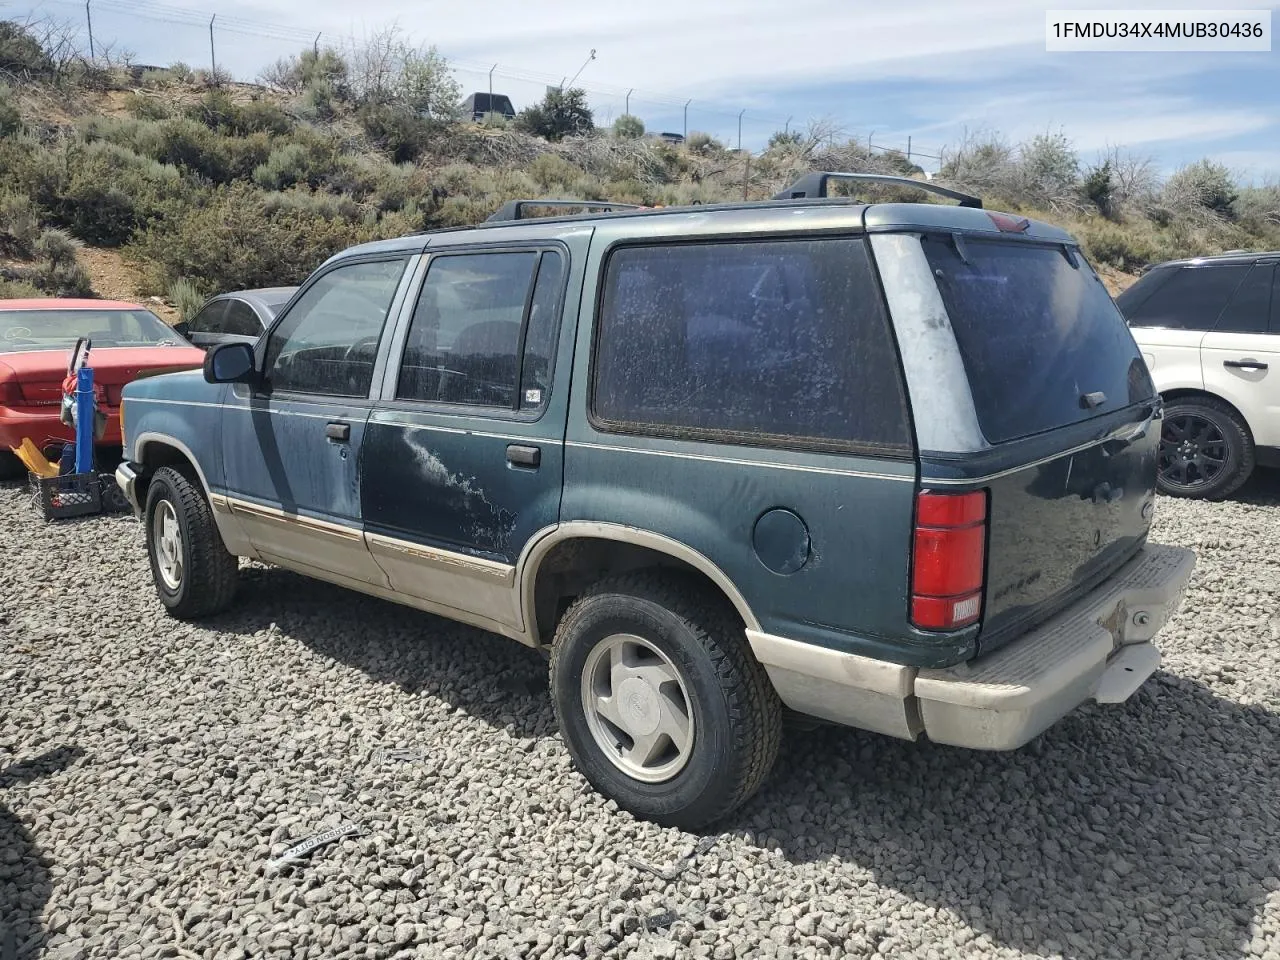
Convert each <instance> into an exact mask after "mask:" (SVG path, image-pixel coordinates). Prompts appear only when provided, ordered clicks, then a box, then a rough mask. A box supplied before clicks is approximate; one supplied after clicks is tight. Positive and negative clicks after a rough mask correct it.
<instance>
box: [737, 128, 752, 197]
mask: <svg viewBox="0 0 1280 960" xmlns="http://www.w3.org/2000/svg"><path fill="white" fill-rule="evenodd" d="M738 142H739V143H741V142H742V137H741V136H739V137H738ZM738 149H739V150H741V149H742V147H741V146H739V147H738ZM750 184H751V153H750V151H748V152H747V162H746V166H745V167H744V168H743V171H742V199H743V201H744V202H745V201H746V200H749V199H750V197H749V196H748V195H747V188H748V186H749V185H750Z"/></svg>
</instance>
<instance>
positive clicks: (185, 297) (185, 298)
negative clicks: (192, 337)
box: [168, 277, 208, 323]
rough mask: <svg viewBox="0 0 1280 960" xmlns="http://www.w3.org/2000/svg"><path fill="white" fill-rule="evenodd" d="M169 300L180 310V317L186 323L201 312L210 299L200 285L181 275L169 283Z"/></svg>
mask: <svg viewBox="0 0 1280 960" xmlns="http://www.w3.org/2000/svg"><path fill="white" fill-rule="evenodd" d="M168 294H169V302H170V303H172V304H173V306H174V308H175V309H176V310H177V311H178V316H179V318H180V319H181V320H182V321H183V322H184V323H185V322H187V321H189V320H190V319H191V318H192V317H194V316H195V315H196V314H197V313H199V312H200V308H201V307H203V306H204V302H205V300H207V299H208V297H207V296H205V294H204V292H203V291H202V290H201V289H200V287H199V286H197V285H196V284H194V283H192V282H191V281H190V280H188V279H187V278H186V277H179V278H178V279H177V280H175V281H173V283H171V284H169V290H168Z"/></svg>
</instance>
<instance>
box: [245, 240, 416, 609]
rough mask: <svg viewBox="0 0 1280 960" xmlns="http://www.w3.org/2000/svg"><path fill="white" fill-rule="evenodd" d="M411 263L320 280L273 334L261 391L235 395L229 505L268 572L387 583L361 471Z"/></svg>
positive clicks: (344, 267)
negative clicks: (394, 313) (270, 567)
mask: <svg viewBox="0 0 1280 960" xmlns="http://www.w3.org/2000/svg"><path fill="white" fill-rule="evenodd" d="M407 259H408V258H407V257H403V256H402V257H396V258H389V259H379V260H365V261H356V262H349V263H345V264H340V265H338V266H336V267H334V268H333V269H331V270H329V271H327V272H326V273H324V274H322V275H321V276H319V277H317V278H316V279H314V280H313V281H312V282H311V283H310V284H309V285H308V287H307V288H306V290H305V291H304V292H303V293H302V295H301V296H300V297H299V298H298V299H297V300H296V301H295V302H294V303H293V305H292V307H291V308H290V309H289V310H288V312H287V313H286V314H285V315H283V316H282V317H281V318H280V321H279V322H278V323H277V324H275V326H274V327H273V328H272V330H271V332H270V333H269V334H268V335H267V342H266V345H265V347H264V348H262V349H263V352H264V354H265V360H264V361H263V368H262V369H263V379H262V384H261V387H260V388H259V387H255V388H254V389H253V390H249V389H247V388H245V387H243V386H240V385H236V387H235V388H234V389H233V390H232V391H231V392H230V393H229V395H228V398H227V401H226V406H225V409H224V411H223V430H222V454H223V461H224V464H225V470H226V472H225V476H226V481H225V482H226V496H227V498H228V501H229V505H230V507H231V510H232V511H233V512H234V513H235V514H236V515H237V516H238V517H239V518H240V520H241V522H242V523H243V524H244V528H245V530H246V532H247V533H248V536H249V538H250V540H251V541H252V543H253V545H254V547H255V548H256V550H257V552H258V554H259V556H260V557H261V558H262V559H263V560H265V561H267V562H269V563H277V564H280V565H281V566H285V567H290V568H293V569H296V570H299V571H300V572H303V573H309V574H312V575H315V576H318V577H323V578H325V579H330V580H336V581H338V582H342V581H344V580H347V581H356V582H357V583H371V584H377V585H381V586H385V584H386V578H385V577H384V576H383V575H382V572H381V570H380V569H379V568H378V566H377V564H376V563H374V561H373V558H372V556H371V555H370V554H369V550H368V548H367V547H366V546H365V543H364V535H363V532H362V530H361V517H360V471H359V464H360V456H361V448H362V445H363V443H364V438H365V422H366V420H368V417H369V411H370V408H371V400H370V393H371V390H372V386H373V384H374V382H375V372H376V371H378V370H379V369H380V367H379V362H378V361H379V357H380V356H381V355H382V353H384V352H385V351H380V349H379V348H380V345H381V343H382V335H383V331H384V329H385V328H386V327H387V317H388V315H389V314H390V312H391V310H392V307H393V304H394V302H395V297H396V292H397V290H398V288H399V286H400V284H401V282H402V277H403V275H404V273H405V265H406V262H407Z"/></svg>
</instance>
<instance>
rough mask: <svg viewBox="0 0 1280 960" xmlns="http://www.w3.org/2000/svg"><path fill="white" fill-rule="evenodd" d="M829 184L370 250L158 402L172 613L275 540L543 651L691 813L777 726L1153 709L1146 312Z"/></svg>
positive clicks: (588, 767) (1000, 244) (149, 502)
mask: <svg viewBox="0 0 1280 960" xmlns="http://www.w3.org/2000/svg"><path fill="white" fill-rule="evenodd" d="M830 178H831V177H830V175H827V174H821V175H815V177H810V178H806V179H805V180H803V181H801V182H800V183H798V184H797V185H796V186H795V187H793V188H792V189H791V190H789V191H787V192H786V197H787V198H788V199H785V200H780V201H777V202H772V203H756V204H737V205H733V204H727V205H719V206H714V205H706V206H699V207H695V208H684V209H665V210H647V211H608V212H604V213H599V214H592V215H584V214H577V215H573V216H567V217H563V216H562V217H557V218H551V219H543V220H536V221H534V220H527V219H522V218H519V217H518V216H517V218H516V219H510V220H498V221H494V222H491V223H486V224H484V225H482V226H480V227H476V228H469V229H460V230H446V231H438V232H435V233H431V234H429V235H419V236H410V237H404V238H402V239H398V240H389V241H383V242H379V243H373V244H366V245H363V246H359V247H355V248H353V249H351V250H348V251H346V252H344V253H342V254H339V255H338V256H336V257H334V258H333V259H331V260H329V261H328V262H327V263H325V264H324V265H323V266H322V267H320V268H319V269H318V270H317V271H316V272H315V274H314V275H313V276H312V277H311V278H310V279H309V280H308V281H307V282H306V283H305V284H304V285H303V287H302V289H301V290H300V292H299V293H298V295H297V296H296V297H295V298H294V299H293V300H292V302H291V303H290V305H289V307H288V308H287V309H285V310H284V311H283V312H282V313H281V314H280V316H278V317H277V318H276V320H275V322H274V324H273V325H272V327H271V328H270V330H269V331H268V332H267V334H266V335H265V336H263V337H262V338H261V339H260V340H259V341H258V342H257V343H256V344H255V345H254V346H249V345H246V344H224V345H221V346H218V347H215V348H214V349H213V350H212V351H210V352H209V354H208V355H207V356H206V359H205V365H204V371H203V374H196V373H189V374H179V375H175V376H170V377H164V378H159V379H154V380H149V381H144V382H141V383H137V384H134V385H131V386H130V387H129V388H128V389H127V390H126V391H125V408H126V411H127V416H126V423H127V430H128V436H127V438H126V440H127V446H128V461H127V462H126V463H124V464H122V465H121V467H120V468H119V470H118V471H117V474H116V476H117V480H118V482H119V484H120V486H121V488H122V489H123V490H124V491H125V492H126V494H127V495H128V497H129V499H130V501H131V502H132V503H133V504H134V506H135V509H136V510H137V512H138V514H139V515H140V517H141V518H142V519H143V521H144V523H145V529H146V539H147V549H148V552H149V556H150V560H151V567H152V573H153V577H154V580H155V584H156V590H157V593H158V596H159V598H160V600H161V602H162V603H163V604H164V606H165V607H166V608H167V609H168V610H169V612H170V613H171V614H172V615H173V616H175V617H179V618H195V617H201V616H207V615H210V614H212V613H215V612H217V611H219V610H223V609H225V608H227V607H228V606H229V605H230V604H231V603H232V601H233V598H234V595H235V591H236V582H237V557H242V556H243V557H254V558H257V559H259V560H262V561H265V562H268V563H274V564H278V565H280V566H283V567H287V568H290V569H292V570H296V571H299V572H301V573H304V574H307V575H310V576H315V577H319V578H321V579H324V580H328V581H330V582H332V583H336V584H340V585H343V586H347V587H350V588H352V589H355V590H359V591H362V592H364V593H368V594H372V595H374V596H378V597H384V598H386V599H389V600H394V601H397V602H400V603H403V604H406V605H408V606H413V607H418V608H420V609H423V610H429V611H432V612H434V613H438V614H442V615H444V616H447V617H452V618H455V619H457V620H461V621H464V622H466V623H470V624H474V625H477V626H480V627H483V628H486V629H489V630H493V631H496V632H497V633H501V634H504V635H506V636H508V637H511V638H514V639H516V640H518V641H520V642H522V643H525V644H528V645H530V646H533V647H536V648H540V649H545V650H548V651H549V654H550V671H551V697H552V701H553V703H554V706H555V711H556V715H557V718H558V719H559V722H560V729H561V731H562V733H563V736H564V739H565V742H566V744H567V746H568V749H569V752H570V754H571V755H572V757H573V759H574V761H575V763H576V765H577V767H578V769H579V770H581V771H582V773H583V774H584V775H585V776H586V777H587V779H588V780H589V781H590V782H591V783H592V784H593V785H594V786H595V787H596V788H597V789H599V790H600V791H602V792H603V793H605V794H607V795H608V796H610V797H613V798H614V799H616V800H617V802H618V803H619V804H620V805H622V806H624V807H626V808H627V809H629V810H631V811H633V812H634V813H636V814H637V815H639V816H642V817H647V818H651V819H654V820H656V821H658V822H660V823H665V824H672V825H677V826H681V827H685V828H695V827H698V826H701V825H703V824H706V823H708V822H711V821H714V820H717V819H718V818H720V817H722V816H724V815H725V814H727V813H728V812H730V811H731V810H733V809H734V808H735V807H737V806H738V805H739V804H741V803H742V802H743V801H744V800H745V799H746V798H748V797H749V796H751V794H752V793H753V792H754V791H755V790H756V789H757V788H758V787H759V786H760V785H761V783H762V782H763V781H764V780H765V778H766V777H767V776H768V773H769V771H770V769H771V767H772V765H773V762H774V759H775V757H776V756H777V753H778V750H779V743H780V732H781V726H782V721H783V715H784V707H785V708H789V709H790V710H792V711H795V712H797V713H800V714H803V715H807V716H809V717H813V718H818V719H821V720H824V721H831V722H835V723H842V724H849V725H852V726H857V727H862V728H865V729H868V730H873V731H877V732H880V733H884V734H889V735H892V736H896V737H904V738H908V739H914V738H916V737H918V736H920V735H921V734H924V735H926V736H928V737H929V738H931V739H933V740H936V741H939V742H942V743H948V744H954V745H958V746H964V747H973V748H980V749H1000V750H1003V749H1010V748H1014V747H1017V746H1019V745H1020V744H1023V743H1025V742H1026V741H1028V740H1029V739H1031V738H1032V737H1034V736H1036V735H1037V734H1038V733H1040V732H1041V731H1042V730H1044V729H1045V728H1047V727H1048V726H1050V725H1051V724H1053V723H1054V722H1056V721H1057V720H1058V719H1059V718H1061V717H1062V716H1064V715H1065V714H1067V713H1069V712H1070V711H1072V710H1073V709H1074V708H1075V707H1077V706H1078V705H1080V704H1082V703H1084V702H1086V701H1090V700H1096V701H1099V702H1103V703H1115V702H1119V701H1122V700H1125V699H1126V698H1128V697H1129V696H1130V695H1131V694H1132V693H1133V692H1134V691H1135V690H1136V689H1137V688H1138V687H1139V686H1140V685H1141V684H1142V683H1143V682H1144V681H1145V680H1146V679H1147V677H1149V676H1150V675H1151V673H1152V672H1153V671H1154V670H1155V669H1156V666H1157V665H1158V663H1159V661H1160V655H1159V652H1158V651H1157V650H1156V648H1155V646H1154V645H1153V643H1152V638H1153V637H1154V635H1155V634H1156V633H1157V632H1158V631H1159V630H1160V629H1161V627H1162V626H1163V625H1164V624H1165V622H1166V621H1167V620H1168V618H1169V617H1170V616H1172V614H1173V613H1174V612H1175V611H1176V609H1177V607H1178V604H1179V602H1180V599H1181V595H1182V591H1183V590H1184V588H1185V585H1186V583H1187V580H1188V578H1189V576H1190V573H1191V568H1192V565H1193V563H1194V555H1193V554H1191V553H1190V551H1187V550H1183V549H1180V548H1174V547H1164V546H1158V545H1155V544H1151V543H1148V541H1147V537H1148V532H1149V530H1150V525H1151V518H1152V512H1153V509H1154V506H1155V460H1156V449H1157V443H1158V437H1159V433H1160V416H1161V412H1160V402H1159V397H1158V396H1157V395H1156V392H1155V389H1154V386H1153V385H1152V383H1151V380H1150V378H1149V377H1148V375H1147V371H1146V367H1145V365H1144V364H1143V362H1142V358H1141V355H1140V354H1139V352H1138V349H1137V347H1136V345H1135V344H1134V341H1133V337H1132V336H1130V334H1129V331H1128V329H1127V328H1126V326H1125V324H1124V321H1123V318H1122V317H1121V316H1120V314H1119V312H1118V311H1117V310H1116V308H1115V305H1114V303H1113V302H1112V300H1111V298H1110V297H1109V296H1108V295H1107V292H1106V289H1105V288H1104V287H1103V285H1102V282H1101V280H1100V279H1099V278H1098V276H1097V275H1096V274H1095V273H1094V271H1093V270H1092V269H1091V268H1090V266H1089V264H1088V263H1087V262H1086V261H1085V259H1084V257H1083V255H1082V254H1081V253H1080V250H1079V248H1078V246H1077V244H1076V242H1075V241H1074V240H1073V239H1072V238H1071V237H1070V236H1069V235H1067V234H1066V233H1063V232H1062V231H1060V230H1057V229H1055V228H1053V227H1051V226H1048V225H1045V224H1042V223H1037V222H1032V221H1029V220H1025V219H1020V218H1016V217H1012V216H1008V215H1004V214H999V213H987V212H986V211H984V210H982V209H978V208H979V207H981V203H980V202H979V201H978V200H976V198H972V197H966V196H964V195H961V194H956V193H954V192H951V191H946V190H942V189H940V188H937V187H934V186H932V185H925V184H919V183H918V182H916V181H900V182H902V183H907V184H911V185H913V186H915V187H917V188H925V189H928V190H930V191H932V192H937V193H942V194H943V195H945V196H947V197H949V198H951V199H956V200H959V201H960V202H961V203H962V204H963V206H962V207H959V208H957V207H951V206H945V205H940V204H874V205H867V204H864V203H860V202H858V201H854V200H834V199H830V200H829V199H823V198H825V197H826V193H827V189H826V187H827V181H828V180H829V179H830ZM863 179H877V178H863ZM878 179H881V180H883V178H878ZM559 205H560V206H564V205H565V204H564V202H560V204H559Z"/></svg>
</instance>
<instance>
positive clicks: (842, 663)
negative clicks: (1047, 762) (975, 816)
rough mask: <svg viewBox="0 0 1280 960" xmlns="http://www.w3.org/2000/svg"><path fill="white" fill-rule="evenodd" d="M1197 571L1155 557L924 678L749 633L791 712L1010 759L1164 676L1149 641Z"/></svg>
mask: <svg viewBox="0 0 1280 960" xmlns="http://www.w3.org/2000/svg"><path fill="white" fill-rule="evenodd" d="M1194 566H1195V554H1194V553H1192V552H1191V551H1190V550H1184V549H1182V548H1180V547H1168V546H1158V545H1154V544H1152V545H1148V546H1146V547H1144V548H1143V549H1142V550H1141V551H1140V552H1139V553H1138V555H1137V556H1136V557H1134V558H1133V559H1132V560H1130V561H1129V562H1128V563H1127V564H1125V566H1124V567H1122V568H1121V569H1120V570H1119V571H1117V572H1116V574H1115V575H1114V576H1113V577H1111V578H1110V579H1108V580H1107V581H1105V582H1104V583H1102V584H1101V585H1100V586H1099V587H1098V588H1097V589H1096V590H1094V591H1093V592H1092V593H1090V594H1089V595H1088V596H1086V597H1084V598H1083V599H1082V600H1080V601H1079V602H1077V603H1076V604H1074V605H1073V606H1071V607H1069V608H1068V609H1067V610H1065V611H1063V612H1062V613H1061V614H1059V615H1058V616H1057V617H1055V618H1054V619H1052V620H1050V621H1049V622H1048V623H1045V624H1042V625H1041V626H1040V627H1038V628H1037V629H1036V630H1034V631H1032V632H1031V633H1029V634H1027V635H1025V636H1024V637H1022V638H1021V639H1019V640H1016V641H1014V642H1013V643H1011V644H1009V645H1008V646H1005V647H1002V648H1001V649H1000V650H998V651H997V652H995V653H993V654H991V655H990V656H987V657H982V658H980V659H978V660H976V661H972V662H970V663H966V664H961V665H960V666H956V667H949V668H947V669H943V670H919V669H917V668H915V667H905V666H901V665H898V664H892V663H886V662H884V661H880V660H872V659H870V658H867V657H860V656H855V655H853V654H846V653H840V652H838V651H834V650H826V649H820V648H816V647H813V646H810V645H808V644H802V643H797V642H795V641H793V640H787V639H785V638H783V637H775V636H772V635H769V634H761V633H756V632H754V631H748V633H747V636H748V638H749V639H750V641H751V647H752V650H753V651H754V652H755V654H756V657H757V659H759V660H760V662H761V663H763V664H764V666H765V669H766V670H767V671H768V673H769V678H770V680H772V681H773V685H774V688H775V689H776V690H777V691H778V695H779V696H780V697H781V698H782V701H783V702H784V703H786V704H787V706H789V707H791V708H792V709H793V710H797V711H800V712H801V713H807V714H810V715H812V716H816V717H820V718H822V719H826V720H832V721H835V722H837V723H844V724H848V725H850V726H856V727H862V728H865V729H869V730H875V731H878V732H881V733H887V734H890V735H892V736H898V737H905V738H908V739H914V738H915V737H917V736H918V735H919V734H921V733H924V734H925V735H927V736H928V737H929V739H931V740H936V741H937V742H939V743H948V744H952V745H955V746H959V747H970V748H974V749H980V750H1010V749H1013V748H1015V747H1019V746H1021V745H1022V744H1024V743H1026V742H1027V741H1028V740H1030V739H1032V738H1033V737H1035V736H1036V735H1037V734H1039V733H1041V732H1043V731H1044V730H1045V729H1047V728H1048V727H1050V726H1052V725H1053V724H1054V723H1055V722H1057V721H1058V720H1059V719H1061V718H1062V717H1063V716H1065V715H1066V714H1068V713H1070V712H1071V711H1072V710H1074V709H1075V708H1076V707H1078V706H1080V704H1082V703H1085V702H1087V701H1089V700H1096V701H1098V702H1099V703H1119V702H1121V701H1123V700H1126V699H1128V697H1129V696H1130V695H1132V694H1133V692H1134V691H1135V690H1137V689H1138V687H1139V686H1141V685H1142V683H1143V682H1144V681H1145V680H1146V679H1147V678H1148V677H1150V676H1151V674H1152V673H1154V672H1155V670H1156V668H1157V667H1158V666H1159V664H1160V653H1159V651H1158V650H1156V648H1155V646H1154V645H1153V644H1152V642H1151V640H1152V638H1153V637H1154V636H1155V634H1156V633H1157V632H1158V631H1159V630H1160V629H1161V628H1162V627H1163V626H1164V625H1165V623H1167V622H1168V620H1169V618H1170V617H1172V616H1173V615H1174V613H1176V612H1177V610H1178V606H1179V605H1180V604H1181V602H1182V596H1183V593H1184V592H1185V590H1186V586H1187V582H1188V580H1190V578H1191V571H1192V569H1193V568H1194Z"/></svg>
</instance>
